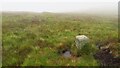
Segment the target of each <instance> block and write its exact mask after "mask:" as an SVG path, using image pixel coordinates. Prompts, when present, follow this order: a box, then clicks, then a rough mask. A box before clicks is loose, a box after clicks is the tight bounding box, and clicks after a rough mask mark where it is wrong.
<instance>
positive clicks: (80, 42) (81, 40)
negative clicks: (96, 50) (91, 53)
mask: <svg viewBox="0 0 120 68" xmlns="http://www.w3.org/2000/svg"><path fill="white" fill-rule="evenodd" d="M88 42H89V38H88V37H87V36H85V35H78V36H76V40H75V43H76V47H77V48H78V49H81V48H82V47H83V46H84V45H85V44H86V43H88Z"/></svg>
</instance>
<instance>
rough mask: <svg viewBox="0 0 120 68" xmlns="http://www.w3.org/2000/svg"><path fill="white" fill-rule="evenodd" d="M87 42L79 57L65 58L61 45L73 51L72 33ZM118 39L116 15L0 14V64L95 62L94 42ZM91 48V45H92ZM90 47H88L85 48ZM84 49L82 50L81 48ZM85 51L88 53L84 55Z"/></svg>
mask: <svg viewBox="0 0 120 68" xmlns="http://www.w3.org/2000/svg"><path fill="white" fill-rule="evenodd" d="M78 34H84V35H86V36H88V37H89V38H90V44H89V46H88V47H86V48H85V49H86V50H83V51H84V53H85V54H83V55H82V56H81V57H78V58H76V57H71V58H64V57H63V56H61V55H60V54H59V53H58V51H59V48H60V47H61V45H62V46H63V48H64V47H68V48H70V49H71V51H72V53H73V54H76V48H75V46H74V45H75V42H74V41H75V36H76V35H78ZM106 39H118V23H117V19H116V18H115V17H101V16H97V15H87V14H64V13H63V14H62V13H4V12H3V15H2V43H3V44H2V46H3V64H2V65H3V66H13V65H15V66H17V65H18V66H19V65H20V66H98V65H99V62H98V61H97V60H95V59H94V57H93V54H89V52H92V53H95V52H96V50H97V48H96V42H98V41H104V40H106ZM91 48H92V49H91ZM88 49H90V51H88ZM82 53H83V52H82ZM86 54H87V55H86Z"/></svg>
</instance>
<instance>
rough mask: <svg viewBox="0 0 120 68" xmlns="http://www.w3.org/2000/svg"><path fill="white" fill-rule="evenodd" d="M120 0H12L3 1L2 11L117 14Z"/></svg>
mask: <svg viewBox="0 0 120 68" xmlns="http://www.w3.org/2000/svg"><path fill="white" fill-rule="evenodd" d="M117 10H118V0H106V1H104V0H97V1H95V0H84V1H82V0H69V1H68V0H66V1H64V0H53V1H49V0H44V1H40V0H35V1H33V0H30V1H27V0H26V1H23V0H11V1H7V0H4V1H2V11H26V12H54V13H58V12H59V13H60V12H76V13H102V14H117Z"/></svg>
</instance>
